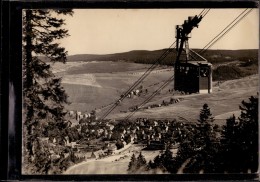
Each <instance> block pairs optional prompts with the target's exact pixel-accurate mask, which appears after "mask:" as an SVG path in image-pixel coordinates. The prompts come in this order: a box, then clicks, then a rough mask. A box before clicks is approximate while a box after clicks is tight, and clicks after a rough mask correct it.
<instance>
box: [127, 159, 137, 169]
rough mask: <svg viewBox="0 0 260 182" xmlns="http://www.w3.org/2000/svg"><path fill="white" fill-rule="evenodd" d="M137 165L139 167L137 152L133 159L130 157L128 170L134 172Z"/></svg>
mask: <svg viewBox="0 0 260 182" xmlns="http://www.w3.org/2000/svg"><path fill="white" fill-rule="evenodd" d="M136 167H137V159H136V157H135V154H133V155H132V157H131V159H130V162H129V164H128V169H127V171H128V172H129V173H133V172H134V171H135V170H136Z"/></svg>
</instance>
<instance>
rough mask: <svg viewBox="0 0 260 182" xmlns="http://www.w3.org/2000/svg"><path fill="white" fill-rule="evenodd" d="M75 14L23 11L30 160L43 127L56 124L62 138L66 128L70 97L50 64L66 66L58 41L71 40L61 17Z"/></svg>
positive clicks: (24, 87)
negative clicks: (61, 63) (65, 119)
mask: <svg viewBox="0 0 260 182" xmlns="http://www.w3.org/2000/svg"><path fill="white" fill-rule="evenodd" d="M72 13H73V12H72V10H61V9H60V10H58V9H57V10H49V9H48V10H47V9H44V10H39V9H38V10H36V9H34V10H32V9H27V10H24V11H23V98H24V100H23V101H24V105H23V106H24V107H23V110H24V115H25V116H24V120H25V122H24V125H25V127H24V129H25V130H26V135H25V136H24V139H25V143H26V146H27V148H26V149H27V150H26V151H28V153H25V154H27V155H28V156H29V158H30V157H32V156H33V155H34V153H35V152H34V151H33V143H34V141H35V140H36V138H37V137H39V136H42V135H43V134H42V129H43V128H42V123H45V124H46V122H47V123H48V122H53V123H55V127H57V128H58V130H59V131H60V132H59V133H60V134H61V135H62V132H63V131H62V130H63V128H62V127H63V126H65V125H63V123H64V116H65V114H66V112H65V111H64V104H66V103H67V94H66V93H65V90H64V89H63V87H62V86H61V78H58V77H56V76H55V75H54V74H53V73H52V71H51V66H50V64H51V63H54V62H63V63H65V62H66V55H67V52H66V51H65V49H64V48H63V47H60V45H59V44H58V43H57V42H56V40H58V39H62V38H64V37H66V36H68V31H67V30H65V29H63V28H62V26H63V25H64V24H65V20H64V19H62V18H60V16H61V15H72ZM39 56H41V57H39ZM46 58H47V61H49V63H47V61H46ZM36 152H37V151H36ZM35 163H37V159H36V161H35ZM39 167H40V166H39Z"/></svg>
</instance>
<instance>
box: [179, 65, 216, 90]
mask: <svg viewBox="0 0 260 182" xmlns="http://www.w3.org/2000/svg"><path fill="white" fill-rule="evenodd" d="M174 72H175V82H174V89H175V90H178V91H183V92H185V93H211V92H212V64H211V63H209V62H207V61H201V62H198V61H189V62H176V63H175V67H174Z"/></svg>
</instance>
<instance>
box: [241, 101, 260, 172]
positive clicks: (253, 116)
mask: <svg viewBox="0 0 260 182" xmlns="http://www.w3.org/2000/svg"><path fill="white" fill-rule="evenodd" d="M239 108H240V110H241V114H240V117H239V118H238V119H239V143H240V149H241V155H240V158H239V161H240V163H241V164H242V165H241V169H240V170H241V171H240V172H248V171H250V172H254V173H255V172H257V170H258V161H259V158H258V157H259V152H258V136H259V135H258V96H256V97H254V96H251V97H250V98H249V101H248V102H247V101H244V100H243V101H242V105H240V106H239Z"/></svg>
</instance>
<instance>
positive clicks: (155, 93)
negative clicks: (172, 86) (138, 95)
mask: <svg viewBox="0 0 260 182" xmlns="http://www.w3.org/2000/svg"><path fill="white" fill-rule="evenodd" d="M173 78H174V75H173V76H171V77H170V78H169V79H168V80H166V81H165V82H164V83H163V84H162V85H161V86H160V87H159V88H158V89H157V90H156V91H154V92H153V93H152V94H151V95H150V96H149V97H148V98H147V99H145V100H144V101H143V102H142V103H141V104H140V105H139V106H138V108H141V107H142V106H143V105H144V104H146V103H147V102H149V101H150V100H151V99H153V98H154V97H155V96H156V95H157V94H158V93H159V92H160V91H161V90H162V89H164V88H165V87H166V86H167V85H168V84H169V83H170V82H171V81H172V80H173ZM138 108H137V110H135V111H133V112H132V113H130V114H129V115H127V116H126V117H125V119H124V120H128V119H129V118H130V117H132V116H133V115H134V114H135V113H136V112H137V111H138Z"/></svg>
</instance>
